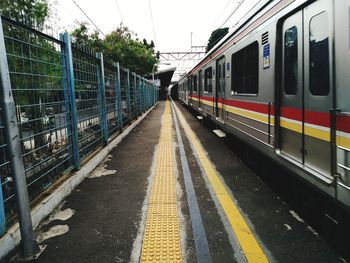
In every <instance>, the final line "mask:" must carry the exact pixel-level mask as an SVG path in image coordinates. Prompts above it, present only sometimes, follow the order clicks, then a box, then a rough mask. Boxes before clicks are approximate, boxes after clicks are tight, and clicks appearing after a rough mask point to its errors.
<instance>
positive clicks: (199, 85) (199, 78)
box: [198, 71, 203, 94]
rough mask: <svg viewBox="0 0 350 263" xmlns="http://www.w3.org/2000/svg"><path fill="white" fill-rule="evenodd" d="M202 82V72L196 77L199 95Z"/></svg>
mask: <svg viewBox="0 0 350 263" xmlns="http://www.w3.org/2000/svg"><path fill="white" fill-rule="evenodd" d="M202 80H203V71H199V77H198V90H199V94H200V93H201V92H202Z"/></svg>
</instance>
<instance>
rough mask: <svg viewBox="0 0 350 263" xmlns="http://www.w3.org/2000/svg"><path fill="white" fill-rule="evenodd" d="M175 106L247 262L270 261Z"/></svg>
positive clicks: (265, 262)
mask: <svg viewBox="0 0 350 263" xmlns="http://www.w3.org/2000/svg"><path fill="white" fill-rule="evenodd" d="M174 106H175V109H176V112H177V115H178V117H179V120H180V123H181V125H182V127H183V129H184V131H185V134H186V136H187V137H188V138H189V140H190V141H191V144H192V146H193V148H194V150H195V152H196V154H197V156H198V159H199V161H200V163H201V165H202V167H203V170H204V172H205V174H206V175H207V178H208V181H209V182H210V184H211V187H212V189H213V190H214V192H215V194H216V196H217V199H218V200H219V203H220V205H221V207H222V209H223V211H224V213H225V215H226V218H227V219H228V221H229V223H230V226H231V228H232V230H233V232H234V233H235V236H236V238H237V240H238V243H239V245H240V247H241V250H242V252H243V254H244V256H245V258H246V260H247V262H249V263H257V262H259V263H267V262H269V261H268V259H267V257H266V255H265V253H264V252H263V250H262V249H261V247H260V245H259V243H258V241H257V240H256V238H255V237H254V234H253V233H252V231H251V230H250V228H249V226H248V224H247V223H246V221H245V220H244V218H243V216H242V215H241V213H240V211H239V209H238V207H237V205H236V204H235V202H234V201H233V200H232V198H231V196H230V194H229V193H228V192H227V190H226V187H225V185H224V183H223V182H222V181H221V179H220V177H219V175H218V174H217V172H216V169H215V168H214V165H213V164H212V163H211V161H210V160H209V158H208V156H207V154H206V153H205V151H204V148H203V146H202V144H201V143H200V142H199V140H198V138H197V136H196V135H195V133H194V132H193V131H192V129H191V127H190V126H189V124H188V123H187V121H186V119H185V118H184V116H183V115H182V113H181V111H180V110H179V109H178V108H177V107H176V105H174Z"/></svg>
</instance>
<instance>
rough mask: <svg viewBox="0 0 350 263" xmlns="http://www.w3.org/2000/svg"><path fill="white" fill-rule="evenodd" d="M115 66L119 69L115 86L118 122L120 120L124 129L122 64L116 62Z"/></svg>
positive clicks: (120, 125) (121, 127)
mask: <svg viewBox="0 0 350 263" xmlns="http://www.w3.org/2000/svg"><path fill="white" fill-rule="evenodd" d="M114 66H115V67H116V71H117V78H116V83H115V88H116V106H117V113H118V122H119V127H120V129H123V113H122V95H121V90H120V66H119V62H117V63H114Z"/></svg>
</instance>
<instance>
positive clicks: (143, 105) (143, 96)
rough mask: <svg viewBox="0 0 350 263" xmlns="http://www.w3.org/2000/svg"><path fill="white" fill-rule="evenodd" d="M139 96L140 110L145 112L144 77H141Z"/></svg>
mask: <svg viewBox="0 0 350 263" xmlns="http://www.w3.org/2000/svg"><path fill="white" fill-rule="evenodd" d="M141 96H142V112H145V79H144V78H142V87H141Z"/></svg>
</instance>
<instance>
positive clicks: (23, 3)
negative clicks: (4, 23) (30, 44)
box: [0, 0, 49, 30]
mask: <svg viewBox="0 0 350 263" xmlns="http://www.w3.org/2000/svg"><path fill="white" fill-rule="evenodd" d="M0 12H1V14H2V15H3V16H6V17H8V18H11V19H12V20H15V21H17V22H20V23H23V24H25V25H27V26H29V27H32V28H35V29H37V30H42V29H43V28H44V24H45V20H46V18H47V16H48V14H49V6H48V3H47V0H1V1H0Z"/></svg>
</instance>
